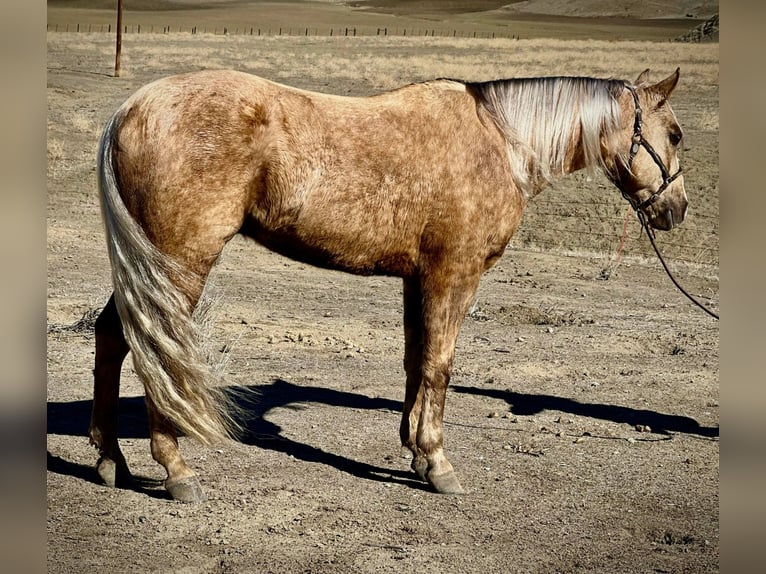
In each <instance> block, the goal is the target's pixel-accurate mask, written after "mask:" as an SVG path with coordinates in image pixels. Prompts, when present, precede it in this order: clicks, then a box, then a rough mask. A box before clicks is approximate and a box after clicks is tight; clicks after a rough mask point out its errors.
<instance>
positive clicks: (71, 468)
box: [47, 379, 428, 496]
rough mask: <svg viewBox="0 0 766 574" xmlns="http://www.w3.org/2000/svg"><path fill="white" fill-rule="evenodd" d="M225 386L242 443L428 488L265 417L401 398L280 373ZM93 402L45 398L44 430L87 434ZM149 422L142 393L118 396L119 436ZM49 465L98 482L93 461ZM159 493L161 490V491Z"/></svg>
mask: <svg viewBox="0 0 766 574" xmlns="http://www.w3.org/2000/svg"><path fill="white" fill-rule="evenodd" d="M226 392H227V393H228V394H229V397H230V398H231V400H232V403H233V405H234V407H235V411H236V416H235V418H236V419H237V420H238V422H239V423H240V425H241V427H242V434H241V435H240V436H239V437H238V439H237V440H238V441H239V442H241V443H243V444H248V445H253V446H257V447H260V448H263V449H268V450H272V451H276V452H282V453H285V454H287V455H290V456H293V457H294V458H296V459H298V460H303V461H306V462H315V463H320V464H326V465H329V466H332V467H334V468H337V469H338V470H340V471H342V472H346V473H349V474H351V475H353V476H357V477H359V478H364V479H367V480H374V481H379V482H396V483H401V484H406V485H408V486H412V487H415V488H421V489H424V490H427V489H428V487H427V485H425V484H424V483H421V482H420V481H418V480H416V479H415V478H414V474H413V473H411V472H409V471H402V470H398V469H392V468H383V467H379V466H374V465H371V464H368V463H365V462H360V461H356V460H351V459H349V458H346V457H343V456H340V455H337V454H335V453H332V452H327V451H325V450H322V449H320V448H317V447H314V446H311V445H309V444H305V443H301V442H297V441H294V440H292V439H288V438H286V437H284V436H283V435H282V428H281V427H280V426H278V425H276V424H274V423H272V422H270V421H268V420H266V418H265V417H266V415H267V413H268V412H269V411H271V410H272V409H275V408H278V407H287V408H291V407H295V406H296V405H297V404H299V403H320V404H326V405H331V406H338V407H344V408H351V409H367V410H391V411H395V412H401V410H402V404H401V402H399V401H392V400H389V399H381V398H369V397H365V396H364V395H359V394H355V393H348V392H343V391H336V390H333V389H328V388H320V387H305V386H300V385H295V384H293V383H290V382H287V381H284V380H281V379H276V380H274V381H273V382H272V383H271V384H268V385H251V386H244V387H228V388H227V389H226ZM92 404H93V403H92V401H73V402H68V403H57V402H49V403H48V405H47V407H48V409H47V410H48V412H47V420H48V428H47V433H48V434H60V435H70V436H82V437H87V436H88V425H89V423H90V412H91V408H92ZM148 424H149V421H148V417H147V415H146V407H145V403H144V398H143V397H123V398H121V399H120V434H119V436H120V438H121V439H148V438H149V433H148ZM48 470H49V471H51V472H55V473H58V474H67V475H70V476H73V477H75V478H80V479H82V480H87V481H89V482H95V483H100V482H101V481H100V479H99V477H98V475H97V474H96V472H95V470H94V469H93V468H92V467H91V466H86V465H82V464H78V463H75V462H70V461H67V460H64V459H62V458H61V457H58V456H54V455H53V454H51V453H50V452H48ZM139 480H140V481H141V480H142V481H147V480H148V481H151V479H140V478H139ZM126 486H127V485H126ZM151 486H153V485H152V484H143V483H142V482H139V483H138V484H134V485H130V486H128V488H131V489H132V490H138V491H140V492H145V493H147V494H152V495H155V496H156V495H157V494H156V493H154V494H153V493H152V492H151V491H149V490H147V489H146V487H151ZM160 496H162V495H161V494H160Z"/></svg>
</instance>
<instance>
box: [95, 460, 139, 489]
mask: <svg viewBox="0 0 766 574" xmlns="http://www.w3.org/2000/svg"><path fill="white" fill-rule="evenodd" d="M96 472H98V475H99V476H100V477H101V480H103V481H104V484H105V485H106V486H108V487H110V488H114V487H116V486H127V485H129V484H130V483H131V482H132V481H133V476H132V475H131V474H130V470H128V465H127V464H125V463H124V462H115V461H114V460H112V459H111V458H106V457H103V456H102V457H101V458H99V459H98V462H97V463H96Z"/></svg>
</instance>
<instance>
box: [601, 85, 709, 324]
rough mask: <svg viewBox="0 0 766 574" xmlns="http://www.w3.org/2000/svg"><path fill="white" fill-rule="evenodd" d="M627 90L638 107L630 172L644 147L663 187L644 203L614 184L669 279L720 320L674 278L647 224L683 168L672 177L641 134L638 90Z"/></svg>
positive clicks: (629, 159)
mask: <svg viewBox="0 0 766 574" xmlns="http://www.w3.org/2000/svg"><path fill="white" fill-rule="evenodd" d="M625 87H626V88H627V90H628V91H629V92H630V93H631V94H632V96H633V103H634V104H635V107H636V113H635V119H634V120H633V138H632V139H631V145H630V155H629V156H628V166H627V167H628V171H630V169H631V166H632V165H633V160H634V159H635V157H636V154H637V153H638V151H639V150H640V149H641V148H642V147H643V148H644V149H645V150H646V151H647V152H648V153H649V155H650V156H651V158H652V159H653V160H654V163H655V164H657V167H659V168H660V172H661V173H662V185H660V187H659V188H658V189H657V191H655V192H654V193H652V195H650V196H649V197H648V198H646V199H645V200H644V201H642V202H640V203H639V202H638V201H635V200H634V199H633V198H632V197H631V196H630V195H629V194H628V192H627V191H625V188H624V187H623V186H622V185H621V182H620V181H619V178H618V179H616V180H615V181H614V184H615V185H616V186H617V189H619V190H620V193H622V196H623V197H624V198H625V199H626V200H627V201H628V203H630V205H631V207H633V209H634V210H635V212H636V215H637V216H638V220H639V222H640V223H641V227H642V228H643V229H644V230H645V231H646V235H647V237H649V242H650V243H651V244H652V247H653V248H654V252H655V253H656V254H657V257H658V258H659V260H660V263H662V266H663V267H664V269H665V272H666V273H667V274H668V277H670V280H671V281H672V282H673V284H674V285H675V286H676V287H677V288H678V289H679V291H681V293H683V294H684V295H685V296H686V298H687V299H689V300H690V301H691V302H692V303H694V304H695V305H697V306H698V307H699V308H700V309H702V310H703V311H705V312H706V313H707V314H708V315H710V316H711V317H713V318H715V319H718V318H719V317H718V314H717V313H715V312H713V311H711V310H710V309H708V308H707V307H706V306H705V305H703V304H702V303H700V302H699V301H697V299H695V298H694V297H692V296H691V295H690V294H689V292H688V291H686V289H684V288H683V287H682V286H681V284H680V283H679V282H678V281H677V280H676V278H675V277H674V276H673V274H672V273H671V272H670V268H669V267H668V264H667V263H666V262H665V259H664V258H663V257H662V254H661V253H660V250H659V248H658V247H657V244H656V243H655V242H654V232H653V231H652V229H651V227H650V226H649V223H648V222H647V220H646V218H647V215H646V212H645V211H644V210H645V209H646V208H647V207H649V206H650V205H651V204H653V203H654V202H655V201H657V198H659V196H660V194H661V193H662V192H663V191H665V190H666V189H667V188H668V186H669V185H670V184H671V183H673V181H675V180H676V178H677V177H678V176H679V175H681V166H680V165H679V166H678V171H677V172H675V173H674V174H673V175H670V172H669V171H668V168H667V167H666V166H665V163H664V162H663V161H662V159H661V158H660V156H659V155H657V152H656V151H654V148H653V147H652V145H651V144H650V143H649V142H648V141H646V139H644V136H643V134H642V133H641V126H642V123H643V119H642V117H641V106H640V105H639V103H638V94H637V93H636V90H635V88H634V87H632V86H628V85H626V86H625Z"/></svg>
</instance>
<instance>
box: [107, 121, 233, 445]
mask: <svg viewBox="0 0 766 574" xmlns="http://www.w3.org/2000/svg"><path fill="white" fill-rule="evenodd" d="M121 119H122V113H121V112H120V111H118V112H117V113H116V114H115V115H114V116H113V117H112V118H111V119H110V121H109V123H108V124H107V126H106V127H105V128H104V133H103V134H102V136H101V142H100V145H99V151H98V177H99V180H98V182H99V192H100V194H99V195H100V198H101V215H102V218H103V221H104V226H105V228H106V238H107V244H108V248H109V259H110V261H111V267H112V282H113V285H114V298H115V303H116V304H117V310H118V312H119V315H120V320H121V322H122V329H123V333H124V335H125V339H126V341H127V342H128V345H129V346H130V349H131V352H132V355H133V364H134V367H135V370H136V373H137V374H138V376H139V378H140V380H141V382H142V383H143V385H144V388H145V390H146V396H147V398H148V399H149V400H150V401H151V402H152V403H153V405H154V407H155V408H156V410H157V411H158V412H159V413H160V414H161V415H163V416H165V417H166V418H167V419H169V420H170V421H171V422H172V423H174V424H175V425H176V426H177V427H178V428H179V429H180V430H181V431H182V432H183V433H184V434H186V435H187V436H190V437H192V438H195V439H197V440H198V441H200V442H202V443H203V444H211V443H213V442H217V441H219V440H221V439H223V438H226V437H227V436H230V435H232V434H233V433H235V432H236V431H237V430H238V428H237V425H236V423H235V422H234V420H233V419H232V417H231V414H230V413H231V412H232V411H231V405H230V404H229V401H227V399H226V397H225V395H224V393H223V392H222V391H221V390H220V388H218V387H217V386H216V376H215V375H214V373H213V370H212V369H211V368H210V366H209V365H208V363H207V362H206V361H205V359H204V355H203V353H202V351H201V349H200V345H199V334H198V328H197V325H196V324H195V322H194V321H193V320H192V312H193V310H194V304H193V303H190V302H189V297H188V295H187V294H186V293H198V288H199V282H200V279H199V277H197V276H196V275H194V274H192V273H190V272H189V271H187V270H185V269H183V268H182V267H181V266H180V265H179V264H178V263H177V262H175V261H174V260H172V259H171V258H169V257H168V256H167V255H165V254H163V253H161V252H160V251H159V250H158V249H157V248H156V247H155V246H154V245H153V244H152V243H151V242H150V241H149V239H148V238H147V237H146V235H145V234H144V232H143V230H142V229H141V227H140V226H139V225H138V223H137V222H136V221H135V220H134V219H133V217H132V216H131V214H130V212H129V211H128V209H127V208H126V206H125V204H124V203H123V201H122V198H121V197H120V192H119V188H118V183H117V178H116V177H115V164H114V158H113V145H114V141H115V135H116V130H117V127H118V126H119V123H120V120H121ZM185 287H186V289H185Z"/></svg>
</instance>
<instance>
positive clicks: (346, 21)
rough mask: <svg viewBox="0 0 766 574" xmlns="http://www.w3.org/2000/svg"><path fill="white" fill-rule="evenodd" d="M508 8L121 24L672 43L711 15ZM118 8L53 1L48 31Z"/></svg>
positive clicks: (139, 10)
mask: <svg viewBox="0 0 766 574" xmlns="http://www.w3.org/2000/svg"><path fill="white" fill-rule="evenodd" d="M507 4H509V3H508V2H499V1H492V0H482V1H479V2H461V1H447V2H436V1H430V2H404V1H398V2H397V1H395V0H384V1H376V2H347V3H346V2H332V1H329V2H328V1H324V2H321V1H315V2H306V1H300V0H292V1H291V0H283V1H281V2H257V3H256V2H248V1H241V2H237V1H226V2H224V1H215V0H207V1H194V0H186V1H183V0H182V1H178V2H168V1H166V0H135V1H128V2H125V6H124V16H123V23H124V25H125V26H126V28H127V30H128V32H136V33H137V32H138V31H139V29H140V31H141V32H143V33H152V32H154V33H157V32H159V33H162V32H167V31H170V32H191V31H192V30H193V29H196V31H197V32H199V33H218V34H220V33H224V31H225V32H226V33H228V34H250V33H251V32H252V33H253V34H258V33H259V32H260V34H261V35H269V36H271V35H291V36H294V35H311V36H315V35H316V36H329V35H331V34H332V35H337V34H338V33H339V31H340V30H343V32H344V34H345V31H346V28H348V29H349V30H351V31H352V33H355V35H358V36H369V35H378V34H387V35H396V36H404V35H407V36H426V35H435V36H457V37H473V36H476V37H484V38H486V37H493V36H494V37H509V38H524V39H527V38H560V39H598V40H649V41H666V40H671V39H674V38H677V37H679V36H681V35H683V34H685V33H687V32H688V31H689V30H691V29H692V28H694V27H695V26H697V25H698V24H699V23H701V22H702V21H704V19H705V17H706V16H705V14H706V12H705V13H700V15H698V16H694V17H691V18H690V17H686V16H685V15H679V14H677V13H676V12H677V10H669V11H668V12H667V14H666V15H665V16H664V17H662V18H649V19H641V18H625V17H616V16H615V15H614V14H615V13H619V10H616V9H615V8H614V7H611V8H610V9H609V10H608V11H607V13H608V14H609V16H605V17H592V16H589V17H572V16H570V15H568V14H567V13H566V12H567V9H566V8H562V9H561V10H559V13H554V14H551V13H548V14H535V13H532V12H528V11H526V10H523V11H522V10H516V9H512V8H513V7H510V8H509V7H505V8H504V7H503V6H504V5H507ZM569 4H571V3H569ZM569 4H567V3H562V5H563V6H568V5H569ZM614 4H615V3H610V4H609V6H614ZM653 4H655V5H656V4H674V3H672V2H670V3H668V2H665V3H657V2H655V3H653ZM115 6H116V2H114V0H50V1H49V2H48V30H49V31H80V32H83V31H107V30H109V29H110V26H111V27H113V26H114V25H115V23H116V8H115ZM542 8H545V6H543V7H542ZM569 10H570V11H571V8H570V9H569ZM634 10H635V8H634ZM626 14H630V13H628V12H626ZM668 14H669V15H668Z"/></svg>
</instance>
